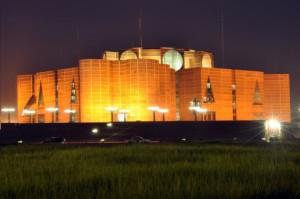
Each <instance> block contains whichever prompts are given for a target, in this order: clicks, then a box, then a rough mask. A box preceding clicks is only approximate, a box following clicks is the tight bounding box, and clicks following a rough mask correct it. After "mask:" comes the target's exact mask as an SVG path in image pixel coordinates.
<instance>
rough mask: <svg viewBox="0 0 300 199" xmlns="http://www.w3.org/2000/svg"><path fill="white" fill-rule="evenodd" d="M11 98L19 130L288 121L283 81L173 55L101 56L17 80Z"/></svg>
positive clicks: (205, 56) (192, 54)
mask: <svg viewBox="0 0 300 199" xmlns="http://www.w3.org/2000/svg"><path fill="white" fill-rule="evenodd" d="M17 96H18V99H17V101H18V121H19V122H20V123H29V122H40V123H43V122H109V121H111V120H113V121H153V119H156V121H162V120H163V116H164V119H165V121H179V120H181V121H192V120H206V121H207V120H217V121H221V120H264V119H268V118H269V117H276V118H277V119H279V120H281V121H285V122H290V120H291V118H290V85H289V75H288V74H264V73H263V72H261V71H246V70H232V69H225V68H215V67H214V59H213V56H212V54H211V53H208V52H204V51H194V50H184V49H174V48H160V49H143V48H133V49H129V50H124V51H118V52H110V51H106V52H104V53H103V57H102V59H82V60H80V61H79V66H78V67H74V68H67V69H60V70H56V71H46V72H39V73H36V74H34V75H18V77H17ZM149 107H159V109H167V110H168V112H167V113H164V114H162V113H159V110H156V109H155V110H149ZM49 108H50V109H49ZM51 108H52V109H51ZM153 115H154V116H155V117H154V118H153Z"/></svg>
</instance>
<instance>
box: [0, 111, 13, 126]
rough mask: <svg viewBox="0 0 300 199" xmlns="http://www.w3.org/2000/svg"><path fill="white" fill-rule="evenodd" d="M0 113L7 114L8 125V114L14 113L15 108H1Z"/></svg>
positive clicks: (8, 121)
mask: <svg viewBox="0 0 300 199" xmlns="http://www.w3.org/2000/svg"><path fill="white" fill-rule="evenodd" d="M1 111H2V112H5V113H7V123H10V113H12V112H15V108H3V109H1Z"/></svg>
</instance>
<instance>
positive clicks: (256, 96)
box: [253, 80, 263, 105]
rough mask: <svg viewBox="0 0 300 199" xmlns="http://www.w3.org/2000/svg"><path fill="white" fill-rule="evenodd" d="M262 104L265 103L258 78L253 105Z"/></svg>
mask: <svg viewBox="0 0 300 199" xmlns="http://www.w3.org/2000/svg"><path fill="white" fill-rule="evenodd" d="M262 104H263V102H262V99H261V97H260V92H259V85H258V81H257V80H256V83H255V90H254V96H253V105H262Z"/></svg>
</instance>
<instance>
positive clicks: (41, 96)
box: [38, 81, 45, 108]
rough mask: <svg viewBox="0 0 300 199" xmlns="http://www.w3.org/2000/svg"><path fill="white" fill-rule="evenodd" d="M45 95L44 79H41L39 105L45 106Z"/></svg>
mask: <svg viewBox="0 0 300 199" xmlns="http://www.w3.org/2000/svg"><path fill="white" fill-rule="evenodd" d="M44 106H45V104H44V95H43V88H42V81H40V91H39V99H38V107H39V108H41V107H44Z"/></svg>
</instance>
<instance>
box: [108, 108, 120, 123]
mask: <svg viewBox="0 0 300 199" xmlns="http://www.w3.org/2000/svg"><path fill="white" fill-rule="evenodd" d="M106 110H107V111H109V112H110V121H111V122H114V111H116V110H118V108H117V107H107V108H106Z"/></svg>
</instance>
